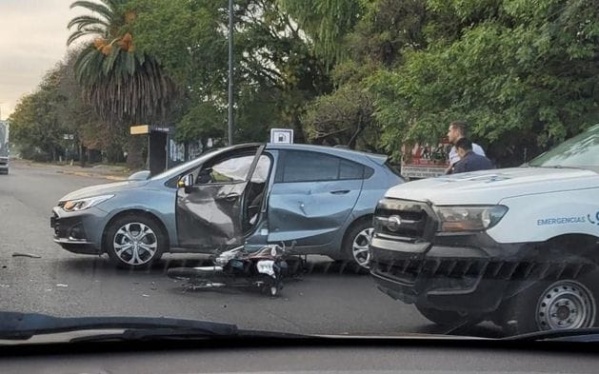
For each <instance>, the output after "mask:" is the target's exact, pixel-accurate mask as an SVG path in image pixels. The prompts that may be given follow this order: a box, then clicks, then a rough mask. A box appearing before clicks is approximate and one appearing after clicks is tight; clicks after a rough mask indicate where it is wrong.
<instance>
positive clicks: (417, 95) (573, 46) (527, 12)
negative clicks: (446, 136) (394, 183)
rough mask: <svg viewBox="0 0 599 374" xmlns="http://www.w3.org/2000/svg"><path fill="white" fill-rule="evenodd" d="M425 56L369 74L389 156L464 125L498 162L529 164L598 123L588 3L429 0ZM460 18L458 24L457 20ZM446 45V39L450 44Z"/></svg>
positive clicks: (595, 26)
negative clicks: (414, 142)
mask: <svg viewBox="0 0 599 374" xmlns="http://www.w3.org/2000/svg"><path fill="white" fill-rule="evenodd" d="M428 5H429V11H430V12H431V18H432V19H435V20H445V22H448V23H449V24H448V25H447V26H448V28H447V29H449V30H455V32H453V31H452V32H450V33H448V34H446V37H444V38H438V39H435V38H434V36H437V35H439V33H440V31H439V30H446V28H444V27H443V26H444V25H443V24H433V23H432V22H431V23H429V26H428V27H427V33H428V34H427V40H429V43H430V44H429V45H428V46H427V48H426V49H424V50H412V51H406V59H405V64H403V65H402V66H400V67H399V68H397V69H394V70H391V71H384V72H380V73H379V74H377V75H376V76H374V77H372V79H371V83H372V86H371V87H372V88H373V92H374V93H375V94H376V95H377V101H376V106H377V111H376V115H377V118H378V120H379V121H380V122H381V124H382V126H383V142H384V143H385V145H386V147H387V150H389V151H395V152H396V153H397V150H399V149H400V148H399V147H400V145H401V144H402V143H403V142H404V141H406V140H429V141H435V140H436V139H438V138H439V137H440V136H441V135H442V134H443V133H444V131H445V129H446V127H447V124H448V123H449V121H451V120H454V119H467V120H469V122H470V123H471V125H472V133H473V137H475V138H476V139H480V140H481V141H482V142H483V143H484V144H485V145H487V146H488V147H489V148H490V150H491V152H490V153H491V154H492V155H494V157H495V158H497V159H498V160H499V161H500V162H502V163H503V164H514V163H515V164H517V163H520V162H522V161H524V160H525V158H527V155H526V154H525V152H527V153H528V154H529V155H530V154H535V153H538V152H540V151H541V149H544V148H546V147H547V146H549V145H551V144H553V143H555V142H558V141H560V140H562V139H564V138H565V137H567V136H571V135H573V134H575V133H578V132H580V131H581V130H582V129H584V128H585V127H587V126H589V125H590V124H593V123H596V122H597V120H598V119H599V118H598V117H599V112H598V111H597V90H596V87H598V86H597V83H598V79H599V75H598V73H599V71H598V68H599V67H598V65H597V63H596V59H597V56H598V52H599V49H598V48H599V47H598V46H599V44H598V43H597V42H598V36H599V17H597V16H598V15H599V14H598V12H599V8H597V6H596V4H594V5H593V4H591V2H584V1H571V2H563V1H558V0H550V1H546V2H543V4H542V6H540V5H541V4H540V3H539V2H537V1H532V0H504V1H498V0H497V1H485V2H484V3H481V2H474V1H472V2H470V1H461V0H453V1H443V2H441V1H438V0H434V1H433V0H431V1H429V2H428ZM455 20H457V22H456V21H455ZM449 38H452V39H449Z"/></svg>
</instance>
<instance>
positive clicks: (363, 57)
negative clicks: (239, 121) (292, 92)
mask: <svg viewBox="0 0 599 374" xmlns="http://www.w3.org/2000/svg"><path fill="white" fill-rule="evenodd" d="M284 3H285V4H287V3H288V2H284ZM291 3H295V2H294V1H291ZM316 3H318V5H317V4H316ZM327 4H328V5H327ZM292 5H293V4H292ZM329 6H330V2H329V1H326V0H321V1H316V0H315V1H312V7H306V8H304V7H302V5H301V3H297V4H295V8H294V9H293V11H294V12H300V17H299V19H300V20H303V19H305V18H306V17H308V18H312V19H318V20H320V21H319V22H320V23H319V26H318V27H316V28H315V27H314V26H313V25H311V24H310V23H309V24H308V25H307V28H308V29H312V30H314V29H316V30H318V29H319V28H323V27H324V28H332V30H331V31H330V32H329V34H330V33H335V35H336V37H335V38H334V40H330V41H329V42H327V41H326V40H321V39H320V40H317V43H324V44H327V43H332V44H333V46H331V48H332V47H335V48H337V49H340V50H342V51H343V52H342V53H339V54H338V55H339V56H341V57H338V58H337V63H336V64H335V65H334V66H333V67H332V71H333V73H332V75H333V80H334V83H335V86H336V90H335V91H334V92H332V93H331V94H329V95H326V96H321V97H319V98H317V99H316V100H315V101H314V102H313V103H311V105H310V106H309V107H308V113H307V115H306V116H305V117H304V118H303V122H304V126H305V127H306V128H307V129H308V130H307V131H308V132H309V134H310V135H309V136H310V138H311V139H312V140H313V141H315V142H324V143H325V144H330V145H336V144H343V145H346V146H348V147H350V148H357V149H362V150H368V151H372V152H382V151H383V150H384V147H385V145H386V144H385V143H384V142H382V141H381V138H380V136H379V132H380V127H381V125H380V123H379V121H378V119H377V118H376V117H375V116H374V108H375V102H374V95H373V94H372V93H371V92H370V90H369V85H370V84H369V81H370V80H371V78H372V76H376V75H378V74H379V72H380V71H386V70H387V69H390V68H394V67H396V66H400V65H401V64H402V63H403V60H404V58H403V51H404V50H406V49H409V48H412V49H418V48H423V47H424V46H425V45H426V41H425V40H424V38H423V32H422V31H423V27H424V24H425V22H424V20H425V15H426V9H425V5H424V4H423V3H422V2H421V1H418V0H411V1H405V0H372V1H363V2H361V3H359V4H358V3H356V4H354V7H358V8H359V9H360V12H359V13H356V14H358V16H356V14H354V13H347V14H346V13H344V12H340V13H335V12H334V11H328V12H327V11H326V9H330V8H329ZM310 8H314V9H325V11H321V12H313V11H311V10H310ZM343 14H345V17H346V20H345V23H343V24H345V25H346V26H347V27H345V28H343V29H339V28H336V27H334V26H332V23H335V22H336V20H337V19H338V18H339V17H340V16H342V15H343ZM300 24H302V25H303V23H301V22H300ZM325 49H326V48H325Z"/></svg>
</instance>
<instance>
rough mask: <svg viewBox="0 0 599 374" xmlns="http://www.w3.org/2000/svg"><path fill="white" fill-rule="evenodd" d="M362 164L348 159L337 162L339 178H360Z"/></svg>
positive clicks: (362, 174)
mask: <svg viewBox="0 0 599 374" xmlns="http://www.w3.org/2000/svg"><path fill="white" fill-rule="evenodd" d="M363 177H364V166H363V165H361V164H356V163H355V162H351V161H348V160H341V162H340V163H339V179H362V178H363Z"/></svg>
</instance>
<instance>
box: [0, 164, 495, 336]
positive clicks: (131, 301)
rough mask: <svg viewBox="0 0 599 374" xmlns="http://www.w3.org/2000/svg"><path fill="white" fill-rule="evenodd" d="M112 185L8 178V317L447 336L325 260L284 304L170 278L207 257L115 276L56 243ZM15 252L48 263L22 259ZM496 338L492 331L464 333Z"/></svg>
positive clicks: (1, 269)
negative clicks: (144, 319) (78, 207)
mask: <svg viewBox="0 0 599 374" xmlns="http://www.w3.org/2000/svg"><path fill="white" fill-rule="evenodd" d="M109 182H110V181H109V180H106V179H99V178H93V177H80V176H72V175H65V174H60V173H57V170H56V168H50V167H44V166H27V165H26V164H20V163H15V164H13V165H12V168H11V174H10V175H7V176H5V175H0V222H1V224H0V240H1V241H0V310H11V311H19V312H38V313H49V314H52V315H56V316H95V315H103V316H107V315H128V316H131V315H135V316H168V317H180V318H193V319H203V320H210V321H219V322H226V323H235V324H237V325H239V326H240V327H241V328H253V329H268V330H277V331H288V332H299V333H319V334H395V333H410V332H418V333H442V332H443V331H442V329H441V328H439V327H437V326H435V325H433V324H431V323H430V322H428V321H427V320H426V319H424V318H423V317H421V316H420V314H419V313H418V312H417V311H416V309H415V308H414V307H413V306H409V305H404V304H402V303H399V302H396V301H394V300H392V299H390V298H389V297H387V296H386V295H384V294H382V293H381V292H380V291H378V290H377V289H376V288H375V286H374V283H373V281H372V280H371V279H370V277H369V276H367V275H366V276H365V275H356V274H351V273H349V274H348V273H343V272H342V271H341V269H339V268H338V267H336V266H335V264H334V263H332V262H330V261H328V260H326V259H324V258H320V257H315V258H311V259H310V260H309V264H310V268H311V271H310V272H309V273H308V274H306V275H304V276H303V278H302V279H301V280H299V281H292V282H288V283H286V285H285V288H284V290H283V293H282V296H281V297H280V298H269V297H266V296H263V295H259V294H255V293H251V292H244V291H240V290H218V291H190V290H188V289H185V288H184V287H182V285H181V283H178V282H176V281H174V280H172V279H169V278H167V277H166V275H165V274H164V272H165V269H166V268H167V267H169V266H178V265H181V264H182V263H193V262H194V261H198V260H200V259H201V258H202V256H198V255H176V256H175V255H165V256H164V259H163V261H161V263H159V264H158V265H157V266H156V267H154V268H153V269H151V270H148V271H142V272H131V271H124V270H116V269H114V268H113V267H112V266H111V265H110V264H109V262H108V260H107V258H104V257H96V256H81V255H74V254H71V253H69V252H67V251H65V250H63V249H61V248H60V247H59V246H58V245H56V244H54V242H53V241H52V230H51V228H50V225H49V217H50V212H51V209H52V207H53V206H54V205H55V203H56V202H57V201H58V199H59V198H60V197H62V196H64V195H65V194H66V193H68V192H70V191H72V190H75V189H78V188H81V187H85V186H89V185H93V184H100V183H109ZM15 253H26V254H34V255H39V256H41V258H29V257H15V256H14V254H15ZM456 333H459V334H463V335H477V336H487V337H496V336H500V335H499V332H498V330H497V329H496V328H494V327H493V326H492V325H483V326H477V327H475V328H471V329H469V330H458V331H457V332H456Z"/></svg>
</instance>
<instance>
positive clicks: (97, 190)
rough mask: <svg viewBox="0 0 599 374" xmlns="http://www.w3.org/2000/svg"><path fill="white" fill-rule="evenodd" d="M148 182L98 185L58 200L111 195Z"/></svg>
mask: <svg viewBox="0 0 599 374" xmlns="http://www.w3.org/2000/svg"><path fill="white" fill-rule="evenodd" d="M147 183H148V181H125V182H115V183H107V184H99V185H96V186H89V187H85V188H82V189H79V190H76V191H73V192H71V193H69V194H67V195H65V196H64V197H62V198H61V199H60V201H67V200H76V199H83V198H86V197H93V196H100V195H106V194H112V193H116V192H120V191H124V190H129V189H132V188H137V187H141V186H144V185H146V184H147Z"/></svg>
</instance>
